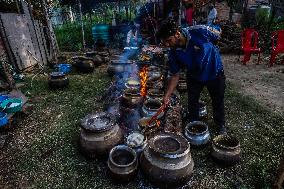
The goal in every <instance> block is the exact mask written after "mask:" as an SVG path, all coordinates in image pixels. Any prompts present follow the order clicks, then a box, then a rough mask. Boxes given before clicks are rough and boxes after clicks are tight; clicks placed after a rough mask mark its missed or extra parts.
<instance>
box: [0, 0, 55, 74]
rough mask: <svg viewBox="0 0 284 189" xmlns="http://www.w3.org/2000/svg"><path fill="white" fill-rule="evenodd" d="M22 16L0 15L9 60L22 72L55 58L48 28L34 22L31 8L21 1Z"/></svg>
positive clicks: (15, 14) (0, 25)
mask: <svg viewBox="0 0 284 189" xmlns="http://www.w3.org/2000/svg"><path fill="white" fill-rule="evenodd" d="M21 5H22V10H23V14H17V13H0V32H1V36H2V38H4V39H3V41H6V43H5V47H6V50H7V51H10V53H9V52H7V54H8V55H9V59H10V60H13V61H11V62H13V63H14V66H15V67H16V68H17V69H18V70H19V71H23V70H26V69H28V68H31V67H33V66H35V65H40V66H44V65H47V64H48V62H51V61H52V60H53V59H54V58H55V56H56V51H57V49H56V46H55V47H54V44H56V42H54V40H55V38H53V37H52V35H51V33H53V31H50V28H49V27H48V26H44V25H43V24H42V23H41V22H40V21H38V20H34V19H33V17H32V15H31V8H30V7H29V6H28V4H27V3H26V2H25V1H21Z"/></svg>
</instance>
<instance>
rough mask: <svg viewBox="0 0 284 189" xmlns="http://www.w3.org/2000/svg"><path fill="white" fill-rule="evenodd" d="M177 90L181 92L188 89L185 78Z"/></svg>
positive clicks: (180, 81) (181, 80)
mask: <svg viewBox="0 0 284 189" xmlns="http://www.w3.org/2000/svg"><path fill="white" fill-rule="evenodd" d="M177 90H178V91H179V92H186V91H187V84H186V80H185V79H180V80H179V82H178V86H177Z"/></svg>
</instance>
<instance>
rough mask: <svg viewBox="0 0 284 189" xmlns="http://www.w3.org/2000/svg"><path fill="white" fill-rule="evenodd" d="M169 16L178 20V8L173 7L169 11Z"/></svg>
mask: <svg viewBox="0 0 284 189" xmlns="http://www.w3.org/2000/svg"><path fill="white" fill-rule="evenodd" d="M168 17H169V18H172V19H174V21H176V22H178V19H179V10H178V9H177V8H173V9H172V11H171V12H170V13H169V16H168Z"/></svg>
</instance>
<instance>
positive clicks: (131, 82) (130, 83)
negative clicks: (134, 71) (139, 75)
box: [125, 78, 140, 89]
mask: <svg viewBox="0 0 284 189" xmlns="http://www.w3.org/2000/svg"><path fill="white" fill-rule="evenodd" d="M125 87H126V88H136V89H140V81H138V80H137V79H133V78H129V79H128V80H127V81H126V82H125Z"/></svg>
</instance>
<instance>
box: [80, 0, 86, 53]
mask: <svg viewBox="0 0 284 189" xmlns="http://www.w3.org/2000/svg"><path fill="white" fill-rule="evenodd" d="M79 11H80V19H81V29H82V40H83V50H85V48H86V41H85V30H84V23H83V13H82V4H81V1H80V0H79Z"/></svg>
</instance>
